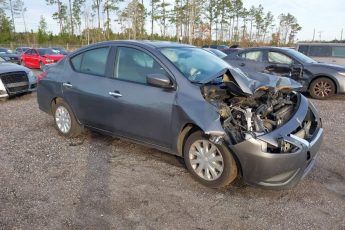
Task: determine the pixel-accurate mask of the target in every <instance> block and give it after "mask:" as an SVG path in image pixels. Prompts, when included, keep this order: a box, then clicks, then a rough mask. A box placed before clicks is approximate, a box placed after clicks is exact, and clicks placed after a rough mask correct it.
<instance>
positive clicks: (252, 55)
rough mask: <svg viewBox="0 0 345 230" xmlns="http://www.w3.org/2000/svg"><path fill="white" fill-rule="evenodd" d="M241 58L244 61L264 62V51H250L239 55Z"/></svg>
mask: <svg viewBox="0 0 345 230" xmlns="http://www.w3.org/2000/svg"><path fill="white" fill-rule="evenodd" d="M239 56H240V57H241V58H243V59H247V60H251V61H259V62H261V61H262V51H248V52H243V53H241V54H239Z"/></svg>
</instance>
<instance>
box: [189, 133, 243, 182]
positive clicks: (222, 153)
mask: <svg viewBox="0 0 345 230" xmlns="http://www.w3.org/2000/svg"><path fill="white" fill-rule="evenodd" d="M184 160H185V164H186V166H187V168H188V170H189V172H190V173H191V174H192V175H193V177H194V178H195V179H196V180H197V181H199V182H200V183H202V184H204V185H206V186H207V187H210V188H223V187H226V186H228V185H230V184H231V183H232V182H233V181H234V180H235V179H236V177H237V174H238V168H237V165H236V161H235V159H234V157H233V156H232V154H231V152H230V151H229V149H228V148H227V147H226V146H225V145H224V144H222V145H216V144H214V143H212V142H211V141H209V139H208V138H207V137H206V136H205V135H204V134H203V133H202V132H201V131H197V132H195V133H193V134H191V135H190V136H189V137H188V139H187V141H186V143H185V145H184Z"/></svg>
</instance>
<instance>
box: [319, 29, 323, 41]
mask: <svg viewBox="0 0 345 230" xmlns="http://www.w3.org/2000/svg"><path fill="white" fill-rule="evenodd" d="M322 32H323V31H322V30H320V31H319V32H318V34H319V40H320V42H321V35H322Z"/></svg>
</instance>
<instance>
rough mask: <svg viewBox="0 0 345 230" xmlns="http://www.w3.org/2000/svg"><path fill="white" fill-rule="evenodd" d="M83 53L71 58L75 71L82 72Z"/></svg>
mask: <svg viewBox="0 0 345 230" xmlns="http://www.w3.org/2000/svg"><path fill="white" fill-rule="evenodd" d="M83 54H84V53H81V54H78V55H77V56H74V57H72V58H71V63H72V67H73V69H74V70H75V71H77V72H80V66H81V60H82V59H83Z"/></svg>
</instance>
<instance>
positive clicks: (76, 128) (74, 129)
mask: <svg viewBox="0 0 345 230" xmlns="http://www.w3.org/2000/svg"><path fill="white" fill-rule="evenodd" d="M60 106H63V107H64V108H65V109H67V111H68V113H69V116H70V118H71V128H70V130H69V132H68V133H63V132H61V130H60V129H59V127H58V126H57V124H56V119H55V113H56V110H57V108H59V107H60ZM53 117H54V123H55V127H56V129H57V130H58V131H59V133H60V134H61V135H63V136H65V137H76V136H78V135H79V134H81V131H82V127H81V126H80V124H79V123H78V121H77V119H76V117H75V115H74V113H73V111H72V109H71V107H70V106H69V105H68V104H67V103H66V102H65V101H62V100H59V101H57V102H56V104H54V106H53Z"/></svg>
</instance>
